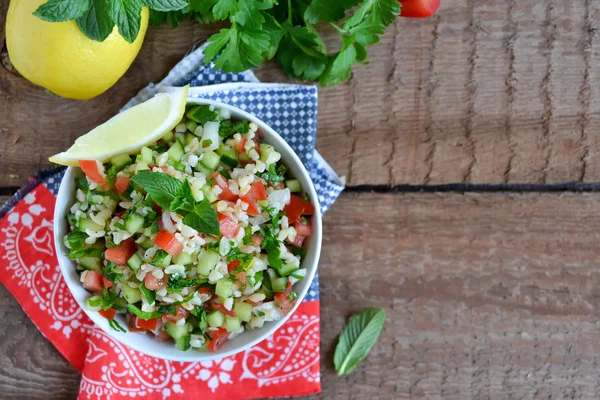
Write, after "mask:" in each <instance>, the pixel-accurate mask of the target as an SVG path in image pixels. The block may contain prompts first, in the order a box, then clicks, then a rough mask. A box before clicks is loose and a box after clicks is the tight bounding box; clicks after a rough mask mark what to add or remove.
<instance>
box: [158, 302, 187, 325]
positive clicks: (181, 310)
mask: <svg viewBox="0 0 600 400" xmlns="http://www.w3.org/2000/svg"><path fill="white" fill-rule="evenodd" d="M187 316H188V312H187V310H186V309H185V308H183V307H181V306H177V315H171V314H164V315H163V316H162V320H163V321H171V322H176V321H179V320H180V319H182V318H187Z"/></svg>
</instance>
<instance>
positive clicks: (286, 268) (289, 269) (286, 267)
mask: <svg viewBox="0 0 600 400" xmlns="http://www.w3.org/2000/svg"><path fill="white" fill-rule="evenodd" d="M296 270H298V267H296V266H295V265H294V264H292V263H286V264H283V265H282V266H281V268H279V270H278V272H279V275H281V276H288V275H289V274H291V273H293V272H294V271H296Z"/></svg>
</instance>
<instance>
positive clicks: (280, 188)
mask: <svg viewBox="0 0 600 400" xmlns="http://www.w3.org/2000/svg"><path fill="white" fill-rule="evenodd" d="M269 186H270V187H272V188H274V189H279V190H283V189H285V184H284V183H283V182H279V183H276V184H274V185H272V184H270V183H269Z"/></svg>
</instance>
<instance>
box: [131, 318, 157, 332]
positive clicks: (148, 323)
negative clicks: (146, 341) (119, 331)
mask: <svg viewBox="0 0 600 400" xmlns="http://www.w3.org/2000/svg"><path fill="white" fill-rule="evenodd" d="M135 326H136V327H137V328H140V329H148V330H150V331H153V330H155V329H156V327H157V326H158V318H153V319H142V318H138V317H135Z"/></svg>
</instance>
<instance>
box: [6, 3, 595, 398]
mask: <svg viewBox="0 0 600 400" xmlns="http://www.w3.org/2000/svg"><path fill="white" fill-rule="evenodd" d="M7 5H8V1H7V0H0V15H4V13H5V10H6V8H7ZM599 17H600V4H597V2H593V1H590V0H585V1H584V0H544V1H538V0H521V1H516V0H510V1H496V0H481V1H474V0H445V1H444V4H443V5H442V8H441V9H440V12H439V13H438V15H437V16H436V17H434V18H432V19H428V20H399V21H397V23H395V24H394V25H393V27H392V28H391V29H390V31H389V33H388V34H387V35H386V36H385V37H384V38H383V40H382V41H381V43H379V44H378V45H376V46H374V47H373V49H372V51H371V61H372V63H371V65H369V66H359V67H357V68H355V70H354V73H353V76H352V79H350V80H349V81H348V82H346V83H343V84H341V85H339V86H337V87H333V88H326V89H321V90H320V92H319V96H320V102H319V119H318V140H317V148H318V149H319V151H320V152H321V153H322V154H323V155H324V157H325V158H326V159H327V160H328V161H329V162H330V163H331V164H332V166H333V167H334V168H335V169H336V170H337V171H338V172H339V173H340V174H342V175H345V176H346V179H347V182H348V189H347V190H346V192H344V193H343V194H342V196H341V197H340V199H339V200H338V201H337V202H336V203H335V205H334V206H333V207H332V209H331V211H330V212H329V213H328V214H327V215H326V216H325V219H324V225H325V231H324V243H323V244H324V246H323V254H322V262H321V264H320V274H321V275H320V277H321V302H322V303H321V306H322V307H321V313H322V320H323V321H327V324H322V326H321V328H322V345H321V351H322V358H321V364H322V381H323V393H322V394H321V395H319V396H314V398H324V399H334V398H335V399H398V398H456V399H487V398H490V399H496V398H525V399H533V398H535V399H537V398H550V397H552V398H584V399H587V398H598V397H599V395H600V393H599V392H600V384H599V382H600V381H599V380H598V379H597V376H598V366H599V365H600V351H599V350H598V346H597V344H598V343H600V326H599V323H598V317H599V311H598V306H600V300H599V299H600V289H598V288H599V287H600V269H598V268H597V261H596V260H597V259H598V256H600V249H599V248H598V246H597V240H598V236H599V234H598V228H597V227H598V226H599V225H600V193H580V192H550V191H546V190H545V189H547V188H546V187H545V186H543V185H544V184H556V183H565V182H575V183H590V182H598V181H600V160H599V159H598V158H597V154H598V153H599V152H600V136H598V134H597V132H598V128H600V102H599V101H598V100H597V99H598V98H600V79H599V78H600V76H599V72H598V69H597V68H594V66H597V65H598V64H599V63H600V36H598V34H597V29H598V22H597V21H599V20H600V19H599ZM3 29H4V27H3V26H2V27H0V41H1V40H3V38H4V31H3ZM214 30H215V27H213V26H201V25H197V24H185V25H184V26H182V27H181V28H179V29H177V30H171V29H169V28H160V29H151V30H150V31H149V32H148V35H147V37H146V41H145V44H144V47H143V49H142V52H141V54H140V56H139V57H138V59H137V60H136V61H135V63H134V64H133V66H132V68H131V69H130V70H129V71H128V72H127V74H126V75H125V76H124V78H123V79H121V80H120V81H119V83H117V85H115V87H113V88H112V89H110V90H109V91H108V92H107V93H106V94H104V95H103V96H100V97H98V98H96V99H93V100H90V101H86V102H76V101H71V100H65V99H60V98H57V97H53V96H50V95H48V94H46V93H45V92H44V91H43V90H40V89H39V88H36V87H34V86H33V85H31V84H30V83H28V82H27V81H25V80H24V79H22V78H20V77H19V76H18V74H16V73H15V72H14V70H12V69H11V66H10V63H9V62H8V61H7V57H6V54H5V53H2V54H1V56H0V61H1V62H2V65H3V68H0V148H1V150H0V168H1V170H2V171H3V173H2V174H1V175H0V193H2V194H4V195H7V194H9V193H10V192H11V191H13V190H14V189H15V188H17V187H19V186H21V185H23V183H24V182H25V181H26V177H27V176H28V175H30V174H32V173H34V172H35V171H36V170H37V169H39V168H40V167H43V166H47V165H48V163H47V161H46V160H47V157H48V156H49V155H51V154H53V153H55V152H58V151H60V150H62V149H64V148H66V147H68V146H69V144H70V143H71V142H72V141H73V140H74V138H76V137H77V136H78V135H80V134H82V133H85V132H86V131H88V130H89V129H90V128H92V127H94V126H95V125H97V124H98V123H101V122H102V121H104V120H106V119H107V118H108V117H110V116H111V115H113V114H114V113H115V112H116V111H117V110H118V109H119V108H120V107H121V106H122V105H123V104H124V103H125V102H126V101H127V100H128V99H129V98H130V97H131V96H132V95H133V94H135V93H136V92H137V91H138V90H139V89H141V88H142V87H143V86H145V85H146V84H147V83H148V82H151V81H157V80H159V79H160V78H161V77H163V76H164V75H165V73H166V72H167V71H168V70H169V69H170V68H171V67H172V66H173V65H174V64H175V63H176V62H177V61H178V60H179V59H180V58H181V57H182V56H183V54H185V52H186V50H187V49H188V48H189V46H190V45H192V44H193V43H195V42H196V41H199V40H203V39H205V38H206V37H207V36H208V35H210V34H211V33H212V32H214ZM257 75H258V76H259V77H260V78H261V79H262V80H265V81H283V80H287V79H286V78H285V77H283V76H282V75H281V72H280V71H279V69H278V67H277V65H275V64H268V65H265V66H263V67H261V68H260V69H259V70H258V71H257ZM454 183H460V184H466V185H467V186H462V187H461V188H462V189H464V190H463V191H462V192H431V189H432V188H435V187H436V186H431V185H445V184H454ZM514 183H525V184H540V185H542V186H539V187H538V189H539V191H538V192H534V193H519V192H514V191H511V189H512V188H513V187H511V186H508V185H507V184H514ZM480 184H498V185H500V186H497V187H495V190H496V191H495V192H489V191H487V189H489V188H486V187H481V186H478V185H480ZM438 188H440V189H448V187H438ZM480 189H483V190H484V191H480ZM421 190H423V191H421ZM365 306H380V307H385V308H386V310H387V311H388V313H389V320H388V323H387V325H386V327H385V329H384V331H383V333H382V337H381V338H380V340H379V342H378V344H377V345H376V346H375V348H374V349H373V351H372V353H371V354H370V356H369V357H368V359H367V360H365V361H364V362H363V363H362V364H361V365H360V367H359V368H358V369H357V370H356V371H355V372H354V373H353V374H352V375H350V376H347V377H343V378H341V377H337V376H336V375H335V371H334V370H333V367H332V352H333V348H334V345H335V343H336V337H337V335H338V333H339V331H340V330H341V328H342V326H343V324H344V321H345V320H346V318H347V317H348V316H349V315H350V314H352V313H354V312H357V311H359V310H360V309H361V308H363V307H365ZM0 318H2V320H4V321H5V323H4V324H2V325H1V326H0V397H1V398H19V399H20V398H40V399H41V398H47V397H48V396H49V395H50V397H51V398H53V399H62V398H65V399H70V398H74V397H75V395H76V393H77V390H78V384H79V376H78V373H77V372H76V371H75V369H74V368H73V367H71V366H70V365H69V364H68V363H67V362H66V361H65V360H64V359H63V358H62V356H60V355H59V354H58V352H57V351H56V350H55V349H54V348H53V346H52V345H51V344H50V343H49V342H48V341H47V340H45V339H44V338H43V336H42V335H41V334H40V333H39V332H38V331H37V330H36V329H35V327H34V325H33V324H32V323H31V322H30V320H29V319H28V318H27V317H26V315H25V314H24V313H23V312H22V310H21V309H20V307H19V305H18V304H17V302H16V301H15V300H14V299H13V298H12V297H11V296H10V295H9V294H8V292H7V291H6V289H5V288H3V287H0Z"/></svg>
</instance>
